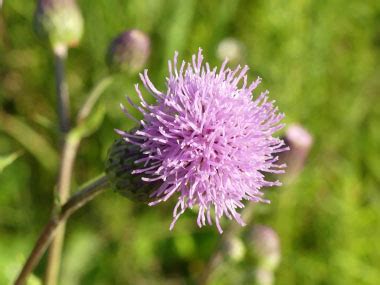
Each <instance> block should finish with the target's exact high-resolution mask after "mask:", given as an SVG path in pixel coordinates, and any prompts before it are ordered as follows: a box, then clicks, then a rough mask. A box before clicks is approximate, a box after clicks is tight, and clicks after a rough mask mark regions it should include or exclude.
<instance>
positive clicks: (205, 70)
mask: <svg viewBox="0 0 380 285" xmlns="http://www.w3.org/2000/svg"><path fill="white" fill-rule="evenodd" d="M177 58H178V54H177V53H176V54H175V56H174V60H173V62H171V61H169V78H167V82H166V90H165V91H164V92H161V91H159V90H157V89H156V88H155V87H154V85H153V84H152V82H151V81H150V80H149V78H148V74H147V70H145V72H144V74H141V75H140V77H141V80H142V82H143V84H144V86H145V88H146V89H147V90H148V91H149V92H150V93H151V94H152V95H153V96H154V98H155V99H156V103H155V104H153V105H152V104H148V103H147V102H146V101H145V99H144V98H143V95H142V93H141V91H140V89H139V87H138V85H135V89H136V92H137V94H138V96H139V98H140V105H136V104H135V103H133V102H132V101H131V99H129V98H128V102H129V103H130V104H131V105H132V106H134V107H135V108H137V109H138V110H139V111H140V112H141V113H142V115H143V117H144V118H143V120H141V121H138V120H136V119H135V118H134V117H132V116H131V115H130V114H129V113H128V112H127V111H126V110H125V108H124V111H125V113H126V115H127V116H128V117H130V118H131V119H133V120H136V122H137V123H139V124H140V125H141V126H140V128H139V129H137V130H135V131H133V132H131V133H127V132H123V131H118V133H119V134H120V135H121V136H123V137H124V139H125V140H126V141H128V142H130V143H132V144H135V145H137V146H139V147H140V150H141V153H142V154H143V157H142V158H140V159H138V160H136V161H135V163H136V165H139V167H137V168H136V169H135V170H134V171H133V172H132V174H136V175H141V176H142V179H143V181H146V182H148V183H149V182H155V181H161V182H162V183H161V185H160V186H159V187H158V189H156V190H155V191H154V192H153V193H152V194H151V197H152V199H153V200H152V202H150V203H149V205H156V204H158V203H160V202H163V201H167V200H168V199H169V198H170V197H172V196H174V197H177V199H178V201H177V204H176V206H175V208H174V212H173V217H174V219H173V222H172V224H171V226H170V229H172V228H173V226H174V224H175V222H176V221H177V220H178V218H179V217H180V216H181V215H182V214H183V213H184V212H185V210H186V209H188V208H193V207H197V208H198V219H197V223H198V225H199V227H202V226H204V225H206V223H208V224H210V225H211V224H212V222H213V220H215V223H216V226H217V228H218V230H219V232H222V228H221V226H220V219H221V218H222V216H226V217H228V218H229V219H235V220H236V221H237V222H238V223H239V224H241V225H244V222H243V220H242V219H241V217H240V214H239V213H238V212H237V210H238V209H239V208H243V207H244V204H243V201H244V200H249V201H253V202H268V201H267V200H265V199H264V198H263V192H262V191H261V190H262V188H263V187H267V186H274V185H280V183H279V182H278V181H276V182H270V181H266V180H265V177H264V173H266V172H272V173H281V172H283V170H282V169H281V168H283V167H284V165H277V164H276V162H277V160H278V157H277V156H276V153H279V152H282V151H284V150H285V149H286V147H285V146H284V142H283V141H282V140H281V139H279V138H275V137H273V136H272V135H273V133H274V132H276V131H277V130H279V129H281V128H282V127H283V125H282V124H280V121H281V119H282V118H283V116H284V115H283V114H279V113H278V110H277V108H276V107H275V106H274V102H273V101H272V102H270V101H268V97H267V95H268V91H266V92H263V93H262V94H261V95H260V96H258V97H257V98H256V99H254V100H252V92H253V90H254V89H255V88H256V87H257V85H258V84H259V83H260V81H261V79H260V78H258V79H257V80H256V81H254V82H253V83H251V84H248V79H247V71H248V67H247V66H245V67H243V68H241V67H240V66H239V67H237V68H236V69H234V70H231V69H229V68H227V60H225V61H224V63H223V64H222V66H221V68H220V69H219V70H217V68H214V69H211V68H210V66H209V64H208V63H205V64H203V56H202V50H201V49H200V50H199V53H198V55H197V56H196V55H193V57H192V62H191V63H186V62H185V61H183V62H182V63H181V65H180V66H179V67H178V59H177ZM213 217H214V218H213Z"/></svg>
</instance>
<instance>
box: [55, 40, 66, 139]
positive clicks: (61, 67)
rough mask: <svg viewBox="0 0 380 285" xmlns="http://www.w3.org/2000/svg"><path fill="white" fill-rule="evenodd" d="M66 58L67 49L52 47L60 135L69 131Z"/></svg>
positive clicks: (61, 46) (64, 47)
mask: <svg viewBox="0 0 380 285" xmlns="http://www.w3.org/2000/svg"><path fill="white" fill-rule="evenodd" d="M66 57H67V47H66V46H63V45H58V46H56V47H54V66H55V80H56V93H57V109H58V117H59V126H60V129H61V132H62V134H65V133H67V132H68V131H69V129H70V100H69V92H68V89H67V84H66V81H65V60H66Z"/></svg>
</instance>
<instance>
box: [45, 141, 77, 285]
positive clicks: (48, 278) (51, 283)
mask: <svg viewBox="0 0 380 285" xmlns="http://www.w3.org/2000/svg"><path fill="white" fill-rule="evenodd" d="M79 143H80V141H79V140H69V139H68V138H67V136H66V138H65V141H64V144H63V149H62V155H61V165H60V173H59V178H58V189H57V194H58V198H59V204H58V205H55V207H56V206H58V207H60V206H61V205H62V204H63V203H65V202H66V201H67V199H68V196H69V193H70V184H71V176H72V173H73V167H74V162H75V157H76V154H77V151H78V147H79ZM64 235H65V223H62V224H61V225H60V226H59V228H58V229H57V234H56V236H55V238H54V240H53V242H52V244H51V247H50V250H49V257H48V263H47V268H46V275H45V283H46V284H47V285H55V284H56V282H57V277H58V273H59V267H60V261H61V255H62V247H63V241H64Z"/></svg>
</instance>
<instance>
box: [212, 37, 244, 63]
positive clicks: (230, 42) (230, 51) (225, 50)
mask: <svg viewBox="0 0 380 285" xmlns="http://www.w3.org/2000/svg"><path fill="white" fill-rule="evenodd" d="M216 54H217V56H218V58H219V59H220V60H224V59H226V58H228V59H229V61H230V62H231V63H232V64H239V63H241V62H242V61H243V59H244V55H245V47H244V45H243V44H242V43H241V42H240V41H238V40H237V39H234V38H226V39H224V40H222V41H221V42H220V43H219V45H218V48H217V52H216Z"/></svg>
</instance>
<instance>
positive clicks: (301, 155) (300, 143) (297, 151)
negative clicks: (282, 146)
mask: <svg viewBox="0 0 380 285" xmlns="http://www.w3.org/2000/svg"><path fill="white" fill-rule="evenodd" d="M284 141H285V143H286V144H287V145H288V146H289V147H290V151H288V152H286V153H283V154H282V155H281V160H282V161H283V162H285V163H286V164H287V170H286V178H285V179H284V180H285V182H287V183H290V182H291V181H293V180H294V179H295V178H297V177H298V175H299V174H300V173H301V171H302V169H303V167H304V165H305V162H306V159H307V157H308V155H309V152H310V149H311V147H312V145H313V137H312V136H311V134H310V133H309V132H308V131H307V130H305V129H304V128H303V127H302V126H301V125H298V124H293V125H290V126H289V127H288V129H287V130H286V134H285V137H284Z"/></svg>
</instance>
